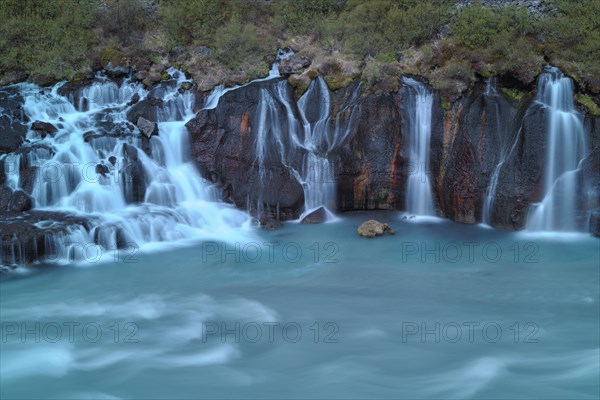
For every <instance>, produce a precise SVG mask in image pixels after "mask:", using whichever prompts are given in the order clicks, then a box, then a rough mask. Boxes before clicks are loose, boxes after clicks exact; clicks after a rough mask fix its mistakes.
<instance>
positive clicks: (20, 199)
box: [10, 190, 33, 212]
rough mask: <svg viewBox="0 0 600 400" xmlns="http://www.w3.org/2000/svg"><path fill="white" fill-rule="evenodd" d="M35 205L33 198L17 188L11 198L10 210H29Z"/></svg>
mask: <svg viewBox="0 0 600 400" xmlns="http://www.w3.org/2000/svg"><path fill="white" fill-rule="evenodd" d="M32 207H33V199H32V198H31V196H29V195H28V194H27V193H25V192H24V191H22V190H15V191H14V192H13V194H12V197H11V200H10V210H11V211H16V212H23V211H29V210H31V208H32Z"/></svg>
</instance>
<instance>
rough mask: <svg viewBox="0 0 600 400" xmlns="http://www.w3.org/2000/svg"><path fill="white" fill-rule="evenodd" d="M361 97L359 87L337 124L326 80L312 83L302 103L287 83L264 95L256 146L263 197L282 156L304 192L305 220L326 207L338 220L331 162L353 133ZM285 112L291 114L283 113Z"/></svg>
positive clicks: (261, 99)
mask: <svg viewBox="0 0 600 400" xmlns="http://www.w3.org/2000/svg"><path fill="white" fill-rule="evenodd" d="M359 95H360V86H357V88H356V89H355V90H354V92H353V93H352V96H351V97H350V99H349V100H348V101H347V102H346V104H345V105H344V106H343V107H342V108H341V109H340V111H339V112H338V114H337V116H336V117H335V120H334V121H332V117H331V95H330V92H329V88H328V87H327V84H326V83H325V80H324V79H323V78H322V77H320V76H319V77H317V78H316V79H314V80H313V81H312V82H311V84H310V86H309V87H308V89H307V91H306V93H304V95H303V96H302V97H301V98H300V99H299V100H298V102H297V103H295V102H294V97H293V94H292V93H291V91H290V89H289V86H288V84H287V82H286V81H280V82H278V83H276V84H275V85H274V87H273V89H272V90H271V89H266V88H264V89H261V98H260V103H259V107H258V115H259V124H258V134H257V135H258V136H257V141H256V154H257V162H258V165H259V176H260V180H261V188H262V189H261V191H264V190H265V189H266V188H267V186H266V185H268V176H266V174H267V171H266V169H265V166H266V160H267V157H268V155H270V154H273V153H275V154H279V160H280V161H281V163H282V164H283V165H284V166H285V167H287V168H288V170H289V172H290V174H291V175H292V176H293V177H295V178H296V180H297V181H298V182H299V183H300V184H301V185H302V188H303V190H304V210H303V213H302V215H301V217H300V218H301V219H302V218H303V217H304V216H305V215H307V214H309V213H310V212H311V211H313V210H315V209H317V208H319V207H321V206H323V207H325V209H326V211H327V213H328V215H329V216H330V217H331V216H333V213H332V210H334V208H335V191H336V188H335V179H334V170H333V164H332V159H331V158H332V157H334V153H335V151H336V150H337V149H339V147H340V146H341V145H342V144H343V142H344V140H345V139H346V138H347V137H348V135H349V133H350V130H351V127H352V123H353V121H354V117H355V116H356V113H355V111H356V108H355V105H356V102H357V100H358V97H359ZM281 107H283V109H284V110H285V112H281V111H282V110H281V109H280V108H281ZM345 112H350V117H349V119H348V120H347V121H342V120H341V115H343V114H344V113H345ZM285 129H287V132H285ZM297 154H302V159H301V163H300V164H299V165H297V164H296V163H294V156H295V155H297ZM261 203H262V199H258V207H257V209H258V211H259V213H260V212H261V211H263V210H262V208H261V206H262V204H261Z"/></svg>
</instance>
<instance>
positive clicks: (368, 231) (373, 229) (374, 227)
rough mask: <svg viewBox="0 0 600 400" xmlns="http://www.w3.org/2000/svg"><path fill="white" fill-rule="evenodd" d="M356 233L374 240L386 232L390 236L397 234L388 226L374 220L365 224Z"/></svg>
mask: <svg viewBox="0 0 600 400" xmlns="http://www.w3.org/2000/svg"><path fill="white" fill-rule="evenodd" d="M356 231H357V232H358V234H359V235H360V236H362V237H364V238H374V237H375V236H381V235H383V234H384V233H386V232H388V233H389V234H390V235H393V234H395V233H396V232H394V230H393V229H392V228H390V226H389V225H388V224H384V223H381V222H379V221H376V220H374V219H370V220H368V221H366V222H363V223H362V225H361V226H359V227H358V229H357V230H356Z"/></svg>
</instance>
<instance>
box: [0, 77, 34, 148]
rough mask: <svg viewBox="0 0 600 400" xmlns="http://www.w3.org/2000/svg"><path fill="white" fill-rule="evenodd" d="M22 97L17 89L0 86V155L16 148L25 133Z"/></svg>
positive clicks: (25, 122)
mask: <svg viewBox="0 0 600 400" xmlns="http://www.w3.org/2000/svg"><path fill="white" fill-rule="evenodd" d="M23 103H24V99H23V97H22V96H21V95H20V94H19V92H18V90H17V89H15V88H11V87H5V88H0V155H1V154H4V153H9V152H11V151H14V150H15V149H17V148H18V147H19V146H20V145H21V144H22V143H23V141H24V139H25V136H26V134H27V125H26V124H27V122H28V120H27V116H26V115H25V112H24V111H23Z"/></svg>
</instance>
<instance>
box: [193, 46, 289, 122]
mask: <svg viewBox="0 0 600 400" xmlns="http://www.w3.org/2000/svg"><path fill="white" fill-rule="evenodd" d="M292 54H294V52H293V51H292V50H290V49H287V50H282V49H278V50H277V55H276V56H275V61H274V62H273V64H272V65H271V69H270V70H269V74H268V75H267V76H265V77H264V78H258V79H255V80H253V81H250V82H248V83H245V84H243V85H233V86H230V87H227V88H226V87H225V85H218V86H216V87H215V88H214V89H213V90H212V91H211V93H210V94H209V95H208V97H207V98H206V100H205V101H204V109H205V110H212V109H214V108H217V106H218V105H219V100H220V99H221V97H223V95H224V94H225V93H227V92H230V91H232V90H236V89H239V88H241V87H244V86H247V85H250V84H251V83H256V82H262V81H268V80H271V79H275V78H280V77H281V75H280V74H279V64H280V63H281V61H283V60H285V59H287V58H288V57H289V56H291V55H292Z"/></svg>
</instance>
